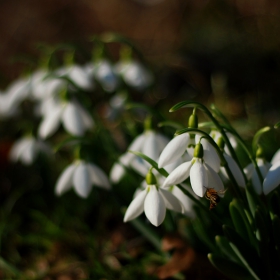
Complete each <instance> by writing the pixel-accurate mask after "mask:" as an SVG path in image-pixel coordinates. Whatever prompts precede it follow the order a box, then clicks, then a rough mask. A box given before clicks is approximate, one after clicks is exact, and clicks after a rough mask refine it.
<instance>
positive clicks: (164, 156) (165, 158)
mask: <svg viewBox="0 0 280 280" xmlns="http://www.w3.org/2000/svg"><path fill="white" fill-rule="evenodd" d="M189 140H190V136H189V134H188V133H184V134H181V135H178V136H176V137H175V138H173V139H172V140H171V141H170V142H169V143H168V144H167V145H166V147H165V148H164V149H163V151H162V153H161V155H160V157H159V160H158V167H159V168H162V167H164V166H166V165H168V164H170V163H172V162H174V161H176V160H177V159H178V158H180V157H181V156H182V155H183V154H184V153H185V151H186V148H187V146H188V143H189Z"/></svg>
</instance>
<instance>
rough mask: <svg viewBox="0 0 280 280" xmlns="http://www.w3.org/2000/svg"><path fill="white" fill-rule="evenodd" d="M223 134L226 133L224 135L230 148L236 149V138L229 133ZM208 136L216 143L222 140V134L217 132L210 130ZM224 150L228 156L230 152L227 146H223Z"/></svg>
mask: <svg viewBox="0 0 280 280" xmlns="http://www.w3.org/2000/svg"><path fill="white" fill-rule="evenodd" d="M225 133H226V135H227V137H228V140H229V142H230V144H231V146H232V148H233V149H236V148H237V146H238V142H237V140H236V138H235V137H234V135H233V134H232V133H230V132H225ZM210 136H211V137H212V138H213V139H214V141H215V142H217V141H218V139H219V138H223V136H222V134H221V133H220V132H219V131H217V130H212V131H211V132H210ZM224 149H225V152H226V153H227V154H228V155H230V151H229V149H228V147H227V145H225V148H224Z"/></svg>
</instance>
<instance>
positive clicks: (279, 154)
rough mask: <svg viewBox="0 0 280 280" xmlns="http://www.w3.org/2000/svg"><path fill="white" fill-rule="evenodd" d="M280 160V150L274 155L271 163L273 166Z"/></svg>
mask: <svg viewBox="0 0 280 280" xmlns="http://www.w3.org/2000/svg"><path fill="white" fill-rule="evenodd" d="M279 160H280V149H279V150H278V151H277V152H276V153H275V154H274V156H273V157H272V159H271V161H270V162H271V164H272V165H273V164H275V163H276V162H277V161H279Z"/></svg>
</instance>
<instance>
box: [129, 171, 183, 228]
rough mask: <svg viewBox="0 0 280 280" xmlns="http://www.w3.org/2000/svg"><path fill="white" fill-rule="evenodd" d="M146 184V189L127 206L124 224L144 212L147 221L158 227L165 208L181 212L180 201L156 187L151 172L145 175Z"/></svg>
mask: <svg viewBox="0 0 280 280" xmlns="http://www.w3.org/2000/svg"><path fill="white" fill-rule="evenodd" d="M146 182H147V186H146V188H145V189H144V190H142V191H140V192H139V193H138V194H137V195H136V197H135V198H134V199H133V200H132V202H131V203H130V205H129V206H128V208H127V210H126V213H125V216H124V222H128V221H130V220H133V219H135V218H136V217H138V216H139V215H141V214H142V213H143V212H145V215H146V217H147V218H148V220H149V221H150V222H151V223H152V224H153V225H154V226H159V225H160V224H161V223H162V222H163V221H164V218H165V214H166V208H167V209H170V210H173V211H176V212H179V213H182V212H183V207H182V205H181V203H180V201H179V200H178V199H177V198H176V197H175V196H174V195H173V194H172V193H171V192H169V191H167V190H164V189H162V188H160V187H158V186H157V185H156V178H155V176H154V175H153V174H152V173H151V172H150V173H148V174H147V177H146Z"/></svg>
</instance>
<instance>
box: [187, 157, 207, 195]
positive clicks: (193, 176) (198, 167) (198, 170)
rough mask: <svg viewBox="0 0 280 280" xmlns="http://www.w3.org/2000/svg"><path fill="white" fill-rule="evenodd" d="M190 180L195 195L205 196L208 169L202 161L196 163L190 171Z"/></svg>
mask: <svg viewBox="0 0 280 280" xmlns="http://www.w3.org/2000/svg"><path fill="white" fill-rule="evenodd" d="M190 180H191V185H192V189H193V191H194V193H195V194H196V195H198V196H200V197H203V196H204V193H205V191H206V187H207V186H208V177H207V173H206V169H205V167H204V165H203V163H202V162H201V161H196V162H195V163H194V164H193V165H192V168H191V170H190Z"/></svg>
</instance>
